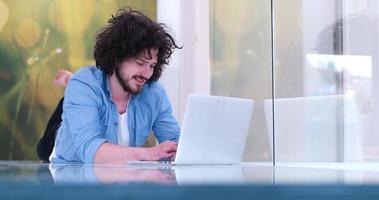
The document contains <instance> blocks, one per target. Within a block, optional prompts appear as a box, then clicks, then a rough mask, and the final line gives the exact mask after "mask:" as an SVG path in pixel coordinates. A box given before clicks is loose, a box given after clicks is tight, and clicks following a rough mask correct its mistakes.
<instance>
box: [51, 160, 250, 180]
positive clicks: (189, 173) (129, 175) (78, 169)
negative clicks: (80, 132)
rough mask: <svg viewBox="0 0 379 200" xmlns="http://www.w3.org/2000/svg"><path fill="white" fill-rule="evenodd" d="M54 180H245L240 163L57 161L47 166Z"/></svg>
mask: <svg viewBox="0 0 379 200" xmlns="http://www.w3.org/2000/svg"><path fill="white" fill-rule="evenodd" d="M48 169H49V172H50V173H51V177H52V178H53V181H54V183H56V184H59V183H136V182H144V183H159V184H169V185H183V184H244V183H245V181H244V179H243V174H242V169H241V166H240V165H226V166H169V165H162V166H160V165H57V164H50V165H49V166H48Z"/></svg>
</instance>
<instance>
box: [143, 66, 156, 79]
mask: <svg viewBox="0 0 379 200" xmlns="http://www.w3.org/2000/svg"><path fill="white" fill-rule="evenodd" d="M153 71H154V69H153V68H151V67H150V66H148V65H146V66H145V67H144V68H143V72H142V74H143V76H144V77H145V78H147V79H149V78H150V77H151V76H152V75H153Z"/></svg>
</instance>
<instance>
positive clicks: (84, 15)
mask: <svg viewBox="0 0 379 200" xmlns="http://www.w3.org/2000/svg"><path fill="white" fill-rule="evenodd" d="M93 8H94V2H93V0H80V1H78V0H54V1H53V2H52V3H51V4H50V7H49V20H50V23H51V24H52V25H53V26H54V27H55V28H56V29H57V30H59V31H61V32H64V33H67V34H69V35H73V36H82V35H83V34H84V31H85V30H86V29H87V28H88V26H89V24H90V22H91V19H92V15H93Z"/></svg>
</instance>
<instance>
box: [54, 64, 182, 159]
mask: <svg viewBox="0 0 379 200" xmlns="http://www.w3.org/2000/svg"><path fill="white" fill-rule="evenodd" d="M127 112H128V113H127V114H128V127H129V134H130V142H129V146H130V147H140V146H142V145H143V144H144V143H145V141H146V139H147V136H148V135H149V133H150V131H151V130H153V131H154V134H155V136H156V138H157V139H158V142H159V143H161V142H163V141H166V140H171V141H178V139H179V133H180V128H179V126H178V123H177V121H176V119H175V118H174V117H173V115H172V108H171V104H170V102H169V99H168V97H167V95H166V92H165V91H164V89H163V87H162V85H161V84H160V83H159V82H153V83H150V84H145V85H144V86H143V88H142V90H141V92H140V93H139V94H138V95H133V96H132V98H131V99H130V102H129V105H128V109H127ZM118 117H119V114H118V111H117V107H116V104H115V103H114V101H113V100H112V94H111V91H110V87H109V83H108V77H107V75H106V74H105V73H104V72H103V71H101V70H100V69H98V68H96V67H93V66H91V67H84V68H81V69H80V70H79V71H77V72H76V73H75V74H74V75H73V76H72V78H71V80H70V81H69V83H68V85H67V88H66V91H65V99H64V103H63V114H62V124H61V127H60V128H59V129H58V132H57V138H56V141H55V153H56V157H54V158H53V160H52V162H53V163H73V162H78V163H93V159H94V155H95V153H96V151H97V149H98V148H99V146H100V145H101V144H103V143H105V142H109V143H112V144H118V141H117V131H118Z"/></svg>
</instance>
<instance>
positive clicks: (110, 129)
mask: <svg viewBox="0 0 379 200" xmlns="http://www.w3.org/2000/svg"><path fill="white" fill-rule="evenodd" d="M108 22H109V25H108V26H107V27H106V28H104V29H103V30H102V31H101V32H100V33H99V34H98V35H97V38H96V45H95V52H94V58H95V61H96V67H94V66H92V67H85V68H82V69H80V70H79V71H77V72H76V73H75V74H73V76H72V77H71V79H70V81H69V82H68V85H67V88H66V91H65V99H64V101H63V115H62V123H61V126H60V127H59V129H58V131H57V135H56V140H55V147H54V150H53V153H52V154H51V156H50V160H51V162H53V163H67V162H70V163H72V162H79V163H117V162H118V163H125V162H127V161H129V160H161V159H173V158H174V156H175V153H176V149H177V143H176V142H177V140H178V138H179V133H180V129H179V126H178V123H177V121H176V120H175V118H174V117H173V115H172V108H171V105H170V102H169V100H168V98H167V95H166V93H165V91H164V89H163V87H162V85H161V84H160V83H159V82H158V81H157V80H158V79H159V78H160V76H161V73H162V71H163V69H164V65H165V64H168V61H169V58H170V56H171V54H172V52H173V50H174V49H175V48H180V47H178V46H177V44H176V43H175V41H174V39H173V38H172V36H170V35H169V34H168V33H167V32H166V30H165V28H164V27H163V25H161V24H158V23H156V22H153V21H152V20H150V19H149V18H148V17H146V16H145V15H144V14H142V13H140V12H138V11H134V10H131V9H130V8H126V9H121V10H119V11H118V13H117V15H116V16H112V18H111V19H110V20H109V21H108ZM151 130H153V131H154V134H155V136H156V138H157V139H158V142H159V143H160V144H159V145H157V146H155V147H149V148H144V147H141V146H142V145H143V144H144V143H145V141H146V139H147V136H148V134H149V132H150V131H151Z"/></svg>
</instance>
